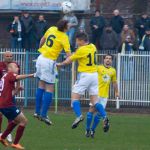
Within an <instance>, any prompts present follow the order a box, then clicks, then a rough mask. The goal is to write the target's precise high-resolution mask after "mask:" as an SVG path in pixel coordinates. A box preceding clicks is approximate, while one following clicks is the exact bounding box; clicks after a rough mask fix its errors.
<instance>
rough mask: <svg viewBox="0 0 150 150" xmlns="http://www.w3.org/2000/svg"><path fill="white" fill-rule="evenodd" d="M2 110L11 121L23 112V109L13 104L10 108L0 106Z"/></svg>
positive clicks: (0, 110)
mask: <svg viewBox="0 0 150 150" xmlns="http://www.w3.org/2000/svg"><path fill="white" fill-rule="evenodd" d="M0 112H1V113H2V114H3V115H4V116H5V117H6V118H7V119H8V120H9V121H12V120H14V119H15V118H16V117H17V116H18V115H19V114H20V113H21V111H20V110H19V109H18V108H17V107H16V106H12V107H9V108H0Z"/></svg>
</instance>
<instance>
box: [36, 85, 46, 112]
mask: <svg viewBox="0 0 150 150" xmlns="http://www.w3.org/2000/svg"><path fill="white" fill-rule="evenodd" d="M44 91H45V90H44V89H41V88H38V89H37V91H36V100H35V113H37V114H38V115H40V110H41V104H42V97H43V93H44Z"/></svg>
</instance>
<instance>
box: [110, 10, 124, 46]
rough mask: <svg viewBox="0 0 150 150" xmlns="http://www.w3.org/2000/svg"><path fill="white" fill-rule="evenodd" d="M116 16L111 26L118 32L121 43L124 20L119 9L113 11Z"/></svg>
mask: <svg viewBox="0 0 150 150" xmlns="http://www.w3.org/2000/svg"><path fill="white" fill-rule="evenodd" d="M113 14H114V16H113V17H112V19H111V22H110V24H111V26H112V28H113V30H114V31H115V32H116V33H117V36H118V41H119V45H120V44H121V32H122V28H123V26H124V20H123V18H122V17H121V16H120V12H119V10H118V9H116V10H114V11H113Z"/></svg>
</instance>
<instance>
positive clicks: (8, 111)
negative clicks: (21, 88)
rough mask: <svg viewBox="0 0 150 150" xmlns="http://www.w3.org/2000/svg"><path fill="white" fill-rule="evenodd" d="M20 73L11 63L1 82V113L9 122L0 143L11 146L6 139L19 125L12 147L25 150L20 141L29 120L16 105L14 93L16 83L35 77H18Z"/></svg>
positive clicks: (31, 75)
mask: <svg viewBox="0 0 150 150" xmlns="http://www.w3.org/2000/svg"><path fill="white" fill-rule="evenodd" d="M18 72H19V68H18V66H17V65H16V63H9V64H8V71H7V73H6V74H5V75H4V76H3V77H2V78H1V80H0V112H1V113H2V114H3V115H4V116H5V117H6V118H7V119H8V120H9V124H8V126H7V128H6V130H5V131H4V132H3V134H2V135H1V136H0V142H1V143H2V144H3V145H4V146H9V144H8V143H7V141H6V140H5V139H6V137H7V136H8V134H10V133H11V132H12V131H13V129H14V128H15V127H16V126H17V125H18V128H17V131H16V137H15V139H14V142H13V144H11V147H13V148H16V149H20V150H23V149H24V147H22V146H21V145H20V144H19V141H20V138H21V137H22V135H23V132H24V129H25V126H26V124H27V119H26V117H25V116H24V114H23V113H22V112H21V111H20V110H19V109H18V108H17V107H16V105H15V104H14V102H13V95H12V92H13V90H14V87H15V82H17V81H18V80H21V79H25V78H29V77H33V76H34V75H33V74H29V75H18Z"/></svg>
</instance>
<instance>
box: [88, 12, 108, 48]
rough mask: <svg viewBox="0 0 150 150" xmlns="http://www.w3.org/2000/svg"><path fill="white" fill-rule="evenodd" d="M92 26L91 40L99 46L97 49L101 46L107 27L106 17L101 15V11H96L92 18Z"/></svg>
mask: <svg viewBox="0 0 150 150" xmlns="http://www.w3.org/2000/svg"><path fill="white" fill-rule="evenodd" d="M90 27H91V31H92V40H91V42H92V43H93V44H95V45H96V46H97V49H99V47H100V43H99V42H100V38H101V35H102V33H103V29H104V27H105V19H104V17H103V16H101V15H100V11H99V10H96V11H95V16H94V17H92V18H91V20H90Z"/></svg>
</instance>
